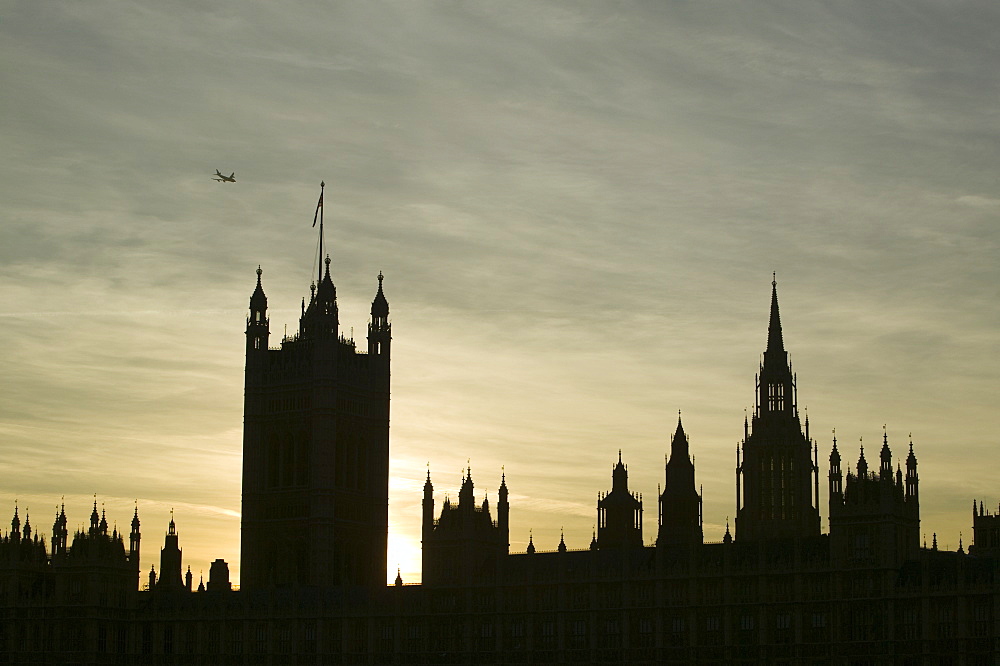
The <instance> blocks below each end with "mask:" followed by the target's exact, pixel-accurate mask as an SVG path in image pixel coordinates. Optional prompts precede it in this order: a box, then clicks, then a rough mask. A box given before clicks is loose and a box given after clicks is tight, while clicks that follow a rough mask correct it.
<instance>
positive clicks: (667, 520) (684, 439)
mask: <svg viewBox="0 0 1000 666" xmlns="http://www.w3.org/2000/svg"><path fill="white" fill-rule="evenodd" d="M659 523H660V524H659V531H658V533H657V536H656V545H657V546H666V545H668V544H677V545H680V544H685V545H687V544H699V543H702V541H703V535H702V524H701V496H700V495H699V494H698V490H697V489H696V488H695V484H694V463H693V462H692V461H691V454H690V445H689V442H688V436H687V434H686V433H685V432H684V426H683V425H682V424H681V416H680V413H678V414H677V429H676V430H675V431H674V437H673V439H672V440H671V443H670V460H669V461H668V462H667V464H666V480H665V481H664V484H663V494H661V495H660V521H659Z"/></svg>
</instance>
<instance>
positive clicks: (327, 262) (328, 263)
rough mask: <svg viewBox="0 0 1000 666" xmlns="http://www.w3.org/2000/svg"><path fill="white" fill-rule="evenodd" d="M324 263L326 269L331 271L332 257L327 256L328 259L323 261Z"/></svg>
mask: <svg viewBox="0 0 1000 666" xmlns="http://www.w3.org/2000/svg"><path fill="white" fill-rule="evenodd" d="M323 263H325V264H326V267H327V269H328V270H329V268H330V255H329V254H327V255H326V259H324V260H323Z"/></svg>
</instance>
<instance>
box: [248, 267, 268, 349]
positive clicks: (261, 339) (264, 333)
mask: <svg viewBox="0 0 1000 666" xmlns="http://www.w3.org/2000/svg"><path fill="white" fill-rule="evenodd" d="M261 273H263V271H262V270H261V269H260V266H258V267H257V287H256V288H255V289H254V290H253V294H251V296H250V314H249V315H248V316H247V362H248V363H249V362H250V359H251V358H255V357H256V355H257V354H258V353H259V354H265V353H266V352H267V339H268V335H269V321H268V318H267V296H265V295H264V288H263V287H262V286H261V284H260V276H261Z"/></svg>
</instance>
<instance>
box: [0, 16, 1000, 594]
mask: <svg viewBox="0 0 1000 666" xmlns="http://www.w3.org/2000/svg"><path fill="white" fill-rule="evenodd" d="M997 25H1000V6H998V5H997V4H996V3H993V2H988V1H986V0H982V1H974V2H959V3H951V4H945V3H939V2H931V1H929V0H927V1H922V0H915V1H913V2H907V3H903V4H899V3H880V2H875V3H872V2H861V1H857V2H838V3H824V2H818V1H813V0H805V1H802V0H795V1H792V0H787V1H785V2H770V1H762V2H754V3H729V2H712V1H709V2H698V3H689V2H673V1H670V2H662V3H631V2H626V3H614V4H609V3H606V2H593V3H588V2H583V3H579V2H572V3H569V2H567V3H535V2H506V3H499V4H498V3H462V4H455V3H434V2H370V3H336V4H333V5H331V4H330V3H300V2H283V1H277V0H269V1H267V2H265V1H263V0H260V1H247V2H241V3H239V4H229V3H209V4H207V5H202V4H196V3H192V4H188V5H181V6H176V5H165V4H163V3H156V2H134V3H75V2H47V3H27V2H22V3H14V4H12V5H10V6H7V7H5V8H4V9H3V10H0V89H2V90H3V94H2V95H0V146H2V150H3V155H4V159H3V160H0V201H2V202H3V204H2V207H0V349H2V352H0V359H2V366H0V367H2V374H3V381H4V387H5V391H4V398H3V400H2V401H0V441H2V451H3V455H2V456H0V473H2V474H3V478H4V479H5V480H6V481H5V483H3V484H0V506H6V507H8V509H7V510H8V513H13V506H14V501H15V499H16V500H17V502H18V506H19V507H20V511H21V512H22V514H21V515H22V520H23V516H24V513H25V512H30V516H31V520H32V525H33V527H34V528H35V529H36V530H40V531H41V532H43V533H44V534H45V535H46V537H48V534H49V531H50V529H51V524H52V523H51V521H52V518H53V514H54V509H55V506H56V505H57V504H59V503H60V502H61V501H62V498H63V497H65V502H66V509H67V514H68V517H69V522H70V527H71V529H72V528H73V527H75V526H79V525H82V524H83V523H84V522H85V521H87V519H88V517H89V513H90V507H91V504H92V503H93V501H94V494H95V493H96V494H97V501H98V502H99V504H102V505H106V508H107V512H108V520H109V522H112V523H113V522H115V521H117V523H118V525H119V526H125V525H127V523H128V521H129V520H130V517H131V513H132V507H133V503H134V502H135V501H136V500H137V501H138V506H139V512H140V517H141V519H142V522H143V536H144V538H143V562H142V567H143V570H144V571H148V569H149V567H150V566H151V565H152V564H154V563H156V564H157V566H158V557H159V549H160V547H161V546H162V536H163V532H165V530H166V526H167V522H168V521H169V514H170V509H171V508H173V509H174V510H175V517H176V521H177V527H178V531H179V533H180V538H181V545H182V547H183V549H184V560H185V565H187V564H190V565H191V568H192V570H193V571H194V572H195V575H196V576H197V574H198V572H199V571H202V570H204V571H205V572H206V574H207V569H208V563H209V562H210V561H212V560H214V559H215V558H218V557H222V558H224V559H226V560H227V561H229V562H230V566H231V569H232V571H233V577H234V579H236V580H238V577H239V512H240V466H241V459H240V458H241V437H242V430H241V428H242V390H243V386H242V382H243V349H244V336H243V329H244V325H245V316H246V307H247V302H248V299H249V296H250V293H251V292H252V290H253V287H254V284H255V279H256V275H255V274H254V271H255V270H256V268H257V265H258V264H260V265H261V266H262V268H263V271H264V272H263V284H264V288H265V291H266V293H267V296H268V299H269V305H270V316H271V328H272V339H276V338H277V337H278V336H280V335H281V333H282V332H283V331H284V327H285V325H286V324H287V326H288V331H289V333H291V332H294V330H295V327H296V325H297V318H298V312H299V304H300V301H301V299H302V297H303V296H307V295H308V293H309V282H310V279H311V278H312V276H313V275H314V266H315V261H316V235H315V233H314V230H312V229H311V228H310V224H311V222H312V214H313V211H314V208H313V207H314V206H315V202H316V197H317V195H318V192H319V188H318V186H319V182H320V181H321V180H325V181H326V183H327V187H326V211H325V219H326V226H327V241H328V244H329V248H330V250H331V254H332V259H333V265H332V274H333V279H334V282H335V283H336V285H337V288H338V296H339V303H340V312H341V316H340V319H341V324H342V327H343V329H344V331H345V332H346V333H348V334H350V330H351V328H352V327H353V329H354V331H355V336H356V337H357V338H358V339H361V338H362V337H363V336H364V332H365V326H366V324H367V322H368V309H369V306H370V302H371V299H372V297H373V296H374V294H375V290H376V286H377V282H376V275H377V274H378V272H379V271H380V270H381V271H382V272H383V273H384V274H385V293H386V296H387V297H388V300H389V304H390V313H391V314H390V318H391V320H392V323H393V334H394V339H393V360H392V378H393V391H392V422H391V456H392V460H391V475H392V478H391V484H390V487H391V496H390V552H389V555H388V558H389V560H388V565H389V568H390V570H391V571H392V576H393V577H394V575H395V569H396V567H397V566H399V567H400V568H401V570H402V573H403V577H404V579H405V580H406V581H407V582H415V581H417V580H419V533H420V510H419V504H420V496H421V490H420V489H421V486H422V483H423V479H424V476H425V474H426V470H427V464H428V463H429V464H430V469H431V473H432V477H433V480H434V484H435V488H436V492H437V498H438V501H439V505H440V500H442V499H443V497H444V494H445V493H446V492H450V493H451V494H452V495H453V496H454V495H455V494H456V493H457V490H458V487H459V484H460V481H461V473H462V470H463V469H464V468H465V467H466V466H467V465H471V468H472V475H473V478H474V480H475V483H476V497H477V499H478V500H479V501H482V498H483V493H484V492H487V493H488V494H489V497H490V500H491V503H495V501H496V489H497V486H498V485H499V479H500V473H501V468H504V469H505V470H506V475H507V483H508V486H509V488H510V492H511V504H512V508H511V541H512V549H514V550H520V549H523V548H524V547H525V545H526V543H527V540H528V534H529V530H533V532H532V533H533V535H534V541H535V544H536V546H538V547H539V548H540V549H554V548H555V547H556V545H557V543H558V540H559V533H560V530H561V529H562V528H565V533H566V542H567V545H568V546H569V547H570V548H584V547H586V546H587V545H588V543H589V541H590V536H591V530H592V528H593V525H594V523H595V519H596V498H597V493H598V492H600V491H606V490H608V489H609V488H610V482H611V467H612V465H613V464H614V463H615V462H616V461H617V455H618V450H619V449H621V450H622V457H623V460H624V461H625V462H626V463H627V464H628V466H629V472H630V478H629V481H630V487H631V488H632V489H633V490H636V491H639V492H641V493H643V497H644V500H645V526H644V527H645V537H646V540H647V542H649V541H651V540H652V538H653V537H654V536H655V532H656V500H655V498H656V488H657V483H662V480H663V456H664V454H665V453H666V452H667V451H668V449H669V441H670V435H671V434H672V432H673V429H674V427H675V424H676V420H677V412H678V410H681V411H682V413H683V418H684V427H685V430H686V431H687V433H688V435H689V436H690V442H691V451H692V453H693V454H694V456H695V458H696V472H697V481H698V482H699V483H701V484H703V485H704V496H705V507H704V514H705V537H706V540H718V539H721V537H722V534H723V531H724V529H725V523H726V519H727V516H729V517H732V516H733V515H734V514H735V475H734V469H733V468H734V465H735V449H736V443H737V441H738V440H739V439H740V437H741V436H742V429H743V416H744V410H745V409H746V408H748V407H750V408H752V405H753V393H754V373H755V372H756V371H757V365H758V362H759V358H760V354H761V352H762V351H763V349H764V345H765V342H766V334H767V318H768V305H769V298H770V287H771V276H772V271H776V272H777V280H778V293H779V300H780V303H781V313H782V322H783V324H784V337H785V344H786V347H787V349H788V350H789V352H790V354H791V358H792V362H793V364H794V370H795V371H796V372H797V373H798V375H799V377H798V379H799V404H800V408H803V409H805V408H807V409H808V414H809V417H810V422H811V434H812V436H813V437H814V438H815V439H817V440H818V443H819V449H820V459H821V495H823V496H824V497H825V494H826V480H825V478H826V458H827V456H828V455H829V450H830V443H831V431H832V430H833V429H834V428H836V430H837V436H838V440H839V442H840V448H841V451H842V452H843V453H844V457H845V461H851V464H852V466H853V465H854V463H855V461H856V459H857V447H858V444H859V440H860V439H861V438H863V439H864V441H865V442H866V443H868V442H870V443H871V445H872V448H871V450H872V451H873V452H874V451H876V450H877V447H878V446H879V442H880V440H881V437H882V433H883V425H885V427H886V432H887V433H888V437H889V444H890V446H891V447H892V450H893V454H894V455H895V456H896V457H897V458H899V459H902V457H903V456H904V455H905V452H906V447H907V443H908V441H909V436H910V433H912V437H913V443H914V448H915V451H916V453H917V456H918V459H919V472H920V480H921V509H922V511H921V517H922V526H921V531H922V532H925V533H926V534H927V535H928V540H930V535H931V534H932V533H934V532H936V533H937V534H938V541H939V543H940V544H941V546H942V547H946V546H947V547H949V548H956V547H957V546H958V540H959V538H960V533H961V534H962V537H963V538H964V542H965V543H966V544H968V543H969V542H970V541H971V517H970V515H969V507H970V504H971V502H972V500H973V498H977V499H983V500H984V502H985V503H986V505H987V506H991V505H992V506H995V505H996V503H997V502H1000V492H998V491H997V484H996V477H995V470H996V469H998V467H1000V451H998V447H997V446H996V433H997V432H1000V413H998V410H997V408H996V404H997V396H998V395H1000V360H998V359H1000V354H998V351H1000V349H998V339H1000V336H998V331H1000V321H998V308H997V307H996V303H997V297H998V285H1000V269H998V262H997V260H996V257H997V255H998V252H997V251H998V247H997V245H998V239H1000V230H998V217H1000V192H998V187H1000V185H998V183H1000V164H998V159H1000V158H998V155H1000V123H998V111H997V108H998V106H997V99H998V93H1000V67H997V63H998V62H1000V58H998V55H1000V54H998V48H1000V47H998V41H997V40H996V35H995V26H997ZM215 169H220V170H222V171H223V172H225V173H229V172H231V171H235V172H236V178H237V183H235V184H228V183H225V184H223V183H216V182H214V181H212V180H211V177H210V176H211V174H212V173H213V172H214V171H215ZM873 456H874V454H873V455H870V456H869V460H871V459H872V458H873ZM820 512H821V515H823V516H824V520H823V525H824V529H825V528H826V519H825V516H826V513H827V511H826V502H825V500H824V501H823V502H822V503H821V509H820Z"/></svg>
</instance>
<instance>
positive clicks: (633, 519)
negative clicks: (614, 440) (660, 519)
mask: <svg viewBox="0 0 1000 666" xmlns="http://www.w3.org/2000/svg"><path fill="white" fill-rule="evenodd" d="M597 547H598V548H624V547H634V548H641V547H642V500H641V499H640V498H639V496H638V495H637V494H636V493H633V492H630V491H629V489H628V469H627V468H626V467H625V465H624V463H622V452H621V451H618V464H617V465H615V466H614V469H613V470H612V471H611V492H610V493H605V494H604V495H602V496H600V497H599V498H598V500H597Z"/></svg>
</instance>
